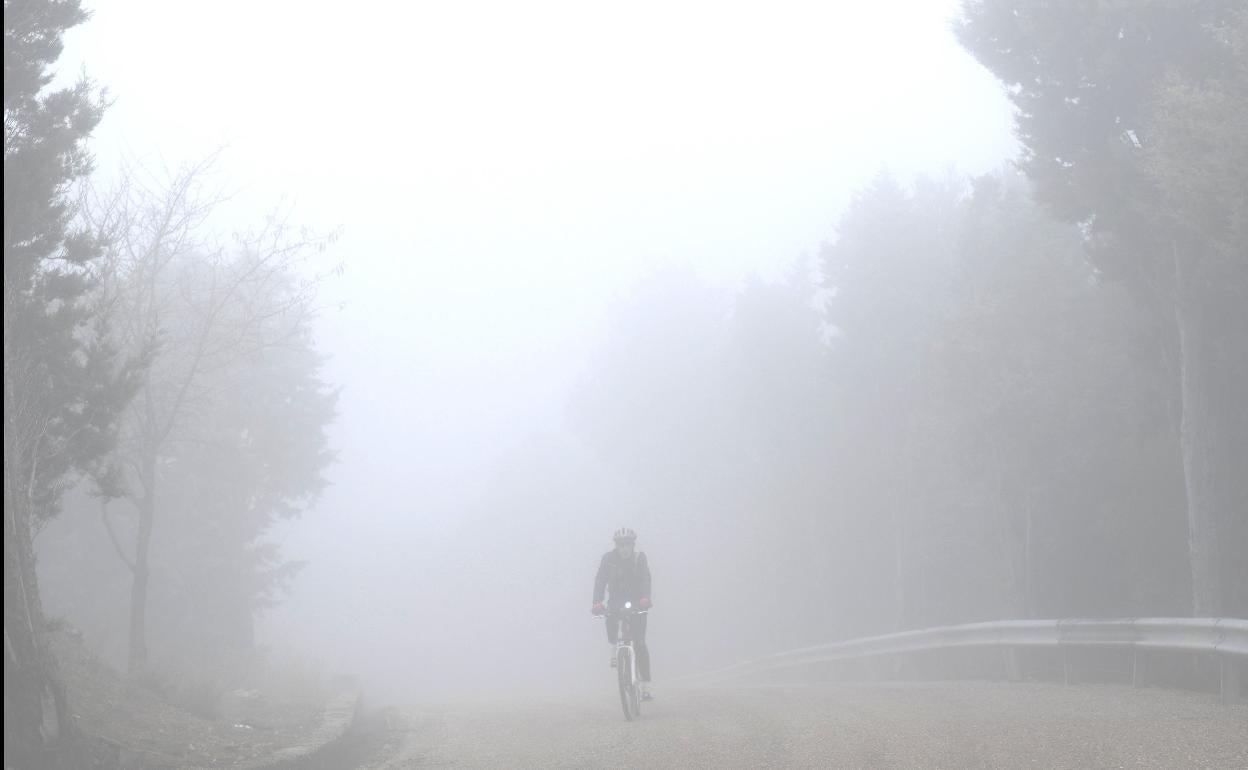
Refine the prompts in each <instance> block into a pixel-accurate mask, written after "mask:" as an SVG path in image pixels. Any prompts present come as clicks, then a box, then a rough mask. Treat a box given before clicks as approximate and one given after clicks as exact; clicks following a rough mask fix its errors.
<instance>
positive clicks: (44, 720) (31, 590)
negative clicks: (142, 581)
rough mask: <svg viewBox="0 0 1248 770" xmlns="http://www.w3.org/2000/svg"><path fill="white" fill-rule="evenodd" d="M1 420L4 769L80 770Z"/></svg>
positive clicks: (25, 511) (26, 510) (27, 515)
mask: <svg viewBox="0 0 1248 770" xmlns="http://www.w3.org/2000/svg"><path fill="white" fill-rule="evenodd" d="M6 360H7V357H6ZM6 368H7V367H6ZM5 379H6V382H5V403H6V406H7V405H9V404H11V403H12V402H11V401H10V399H9V396H10V388H9V382H8V373H6V377H5ZM6 412H8V409H6ZM5 417H6V420H5V422H6V428H8V429H9V430H6V440H5V447H4V766H5V767H6V768H27V767H29V768H50V769H51V768H62V767H76V766H82V764H83V763H82V761H81V760H82V759H83V758H82V757H81V756H79V755H78V754H77V752H78V750H79V748H80V747H79V745H78V741H77V736H76V732H75V730H74V729H73V728H74V725H73V721H72V719H71V718H70V715H69V709H68V705H67V703H66V698H65V691H64V689H63V688H62V686H61V683H60V682H59V681H58V679H57V676H56V669H55V666H54V664H53V660H52V656H51V653H50V651H49V650H48V648H47V640H46V637H45V630H44V619H43V609H42V605H41V604H40V601H39V588H38V583H37V579H36V575H35V555H34V546H33V543H32V539H31V531H30V519H31V513H32V512H31V510H30V507H29V505H28V504H27V502H28V501H26V500H24V499H23V495H21V494H20V493H19V491H18V485H17V484H16V483H15V481H14V474H16V473H18V472H19V471H20V469H19V468H18V467H16V460H17V457H18V456H19V455H18V453H17V452H16V450H15V448H14V447H13V446H12V444H11V441H12V439H10V438H8V437H10V436H13V435H15V433H16V431H14V430H13V429H12V428H13V427H14V426H13V424H12V415H11V414H6V415H5Z"/></svg>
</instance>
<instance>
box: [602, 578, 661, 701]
mask: <svg viewBox="0 0 1248 770" xmlns="http://www.w3.org/2000/svg"><path fill="white" fill-rule="evenodd" d="M648 612H649V610H635V609H633V603H632V602H625V603H624V607H623V609H620V610H617V611H615V612H608V613H606V614H605V615H599V616H598V617H600V618H602V619H603V620H607V619H608V618H619V619H620V632H619V636H617V637H616V641H615V669H616V675H617V678H618V679H619V683H620V705H621V706H623V708H624V718H625V719H627V720H628V721H630V722H631V721H633V720H634V719H636V718H637V717H639V716H641V680H640V679H638V678H637V655H636V653H635V651H634V650H633V631H632V624H631V623H630V622H629V621H630V619H631V618H633V617H636V616H637V615H645V614H646V613H648Z"/></svg>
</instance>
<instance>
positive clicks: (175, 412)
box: [84, 154, 332, 673]
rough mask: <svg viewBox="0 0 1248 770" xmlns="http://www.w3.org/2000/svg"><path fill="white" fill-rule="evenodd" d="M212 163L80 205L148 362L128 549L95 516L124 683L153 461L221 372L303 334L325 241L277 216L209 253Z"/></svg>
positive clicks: (134, 421)
mask: <svg viewBox="0 0 1248 770" xmlns="http://www.w3.org/2000/svg"><path fill="white" fill-rule="evenodd" d="M216 157H217V155H216V154H213V155H210V156H208V157H207V158H205V159H204V160H202V161H200V162H199V163H196V164H193V165H189V166H186V167H184V168H182V169H180V170H177V171H175V172H172V173H167V174H165V176H164V177H163V178H157V179H155V180H152V179H150V178H140V177H139V176H138V175H136V174H134V173H127V174H125V175H123V181H122V182H121V184H119V185H118V186H117V188H116V189H115V190H114V191H113V192H112V193H111V194H107V195H101V194H98V193H96V192H89V193H88V195H87V198H88V203H87V205H85V206H84V210H86V211H88V212H89V216H90V219H91V222H92V225H93V227H94V228H95V230H96V231H97V232H100V233H102V234H103V235H104V237H105V238H106V239H107V241H108V243H109V248H108V268H109V281H110V286H111V291H112V295H113V297H114V301H115V302H116V315H117V317H118V323H117V329H116V332H117V334H118V336H119V337H120V344H121V345H122V347H123V348H124V349H127V350H130V351H134V352H135V353H140V352H147V353H148V354H150V355H151V363H150V365H149V366H148V368H147V370H146V373H145V375H144V377H143V380H142V383H141V385H140V388H139V391H138V394H137V396H136V398H135V399H134V401H133V403H132V405H131V407H130V409H129V410H128V411H127V413H126V415H125V417H124V420H123V424H122V437H121V441H120V444H119V449H118V452H117V459H118V462H119V464H120V466H121V470H122V474H123V478H124V482H125V484H124V486H125V493H124V495H123V499H124V500H125V501H126V502H127V503H128V504H129V507H130V510H129V516H128V519H129V520H130V522H131V523H132V526H133V546H132V548H130V549H127V548H126V547H124V546H123V543H122V538H121V537H119V535H118V533H117V530H116V529H115V526H114V521H113V519H112V514H111V512H110V510H109V507H108V505H107V503H105V504H104V505H102V507H101V517H102V520H103V524H104V526H105V527H106V528H107V530H108V534H109V538H110V540H111V542H112V543H113V545H114V547H115V549H116V552H117V555H118V557H119V558H120V559H121V560H122V561H123V562H124V563H125V565H126V567H127V568H128V569H129V570H130V572H131V573H132V575H133V583H132V586H131V593H130V625H129V632H130V642H129V656H128V662H129V668H130V671H131V672H132V673H133V672H137V671H141V670H142V669H143V668H144V667H145V666H146V665H147V660H148V649H147V604H148V589H149V585H150V581H151V580H152V575H151V571H150V558H149V557H150V552H151V547H152V530H153V528H154V526H155V525H156V522H157V520H158V519H159V517H160V515H159V510H160V506H159V503H160V496H159V491H160V481H161V470H160V469H161V463H162V461H163V460H165V459H167V457H168V455H169V453H170V451H171V447H172V446H173V444H174V443H175V442H177V441H180V440H190V439H192V438H193V435H192V434H193V431H194V422H195V420H194V418H195V416H196V415H197V414H200V413H202V412H203V411H204V410H205V409H206V407H207V406H208V405H210V404H211V403H212V401H213V399H214V389H215V386H214V382H215V381H217V378H218V377H219V375H220V374H221V373H223V372H227V371H228V370H230V369H232V368H235V367H240V366H246V365H247V362H248V360H251V359H254V357H256V356H259V355H262V354H263V352H264V351H266V350H268V349H271V348H274V347H278V346H282V345H285V344H288V343H290V342H291V340H292V339H293V337H294V335H296V334H297V333H298V332H299V330H300V329H301V328H303V326H304V325H305V324H306V322H307V321H308V319H309V318H310V316H311V315H312V314H313V313H314V312H315V310H316V308H315V305H314V300H315V297H314V291H315V287H316V285H317V283H318V277H317V276H315V275H313V274H311V272H310V271H309V266H308V264H307V263H308V261H309V259H310V257H311V256H312V255H313V254H315V253H317V252H319V251H321V250H323V249H324V248H325V246H326V245H327V244H328V243H329V242H330V241H331V240H332V236H329V237H315V236H312V235H310V234H309V233H308V232H306V231H302V230H298V231H296V230H293V229H292V228H291V227H290V226H289V225H288V224H287V223H286V221H285V219H284V218H283V217H280V216H277V215H274V216H271V217H269V218H268V219H267V220H266V221H265V223H264V225H263V226H262V227H261V228H260V229H259V230H257V231H255V232H251V233H242V234H235V235H234V236H233V238H232V239H231V240H230V241H229V242H228V243H226V244H219V243H215V242H214V241H213V240H212V239H211V238H210V237H209V236H207V235H206V234H205V232H204V231H205V228H206V226H207V222H208V219H209V217H210V215H211V214H212V212H213V210H214V209H215V208H216V207H217V206H218V205H219V204H221V203H223V202H224V201H225V200H226V199H227V197H228V196H227V195H225V194H224V193H223V192H221V191H220V190H219V189H213V188H211V187H210V186H209V182H210V180H211V172H212V167H213V163H214V161H215V160H216ZM301 276H304V277H301Z"/></svg>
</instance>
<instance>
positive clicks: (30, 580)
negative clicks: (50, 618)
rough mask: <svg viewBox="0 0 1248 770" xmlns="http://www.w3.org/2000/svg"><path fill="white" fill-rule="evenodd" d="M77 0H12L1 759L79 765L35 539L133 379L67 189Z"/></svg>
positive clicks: (87, 125) (7, 42) (89, 119)
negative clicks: (61, 61) (61, 65)
mask: <svg viewBox="0 0 1248 770" xmlns="http://www.w3.org/2000/svg"><path fill="white" fill-rule="evenodd" d="M86 17H87V16H86V13H85V12H84V11H83V10H82V9H81V7H80V5H79V3H78V2H77V0H61V1H54V0H6V2H5V5H4V421H5V424H4V519H5V537H4V633H5V642H6V645H5V646H6V652H7V653H8V654H6V656H5V661H4V685H5V708H4V738H5V740H4V757H5V766H6V767H58V766H66V765H70V764H73V763H74V762H75V761H76V760H75V757H74V752H75V751H76V750H77V749H76V743H77V742H76V740H75V737H74V734H73V725H72V721H71V720H70V719H69V718H68V712H67V710H66V704H65V697H64V692H63V690H62V688H61V686H60V685H59V683H58V681H57V677H56V673H55V670H54V666H53V662H52V660H51V658H50V656H49V653H48V651H47V646H46V644H45V641H44V634H45V624H44V619H43V613H42V607H41V604H40V600H39V590H38V584H37V580H36V575H35V568H34V555H33V550H32V543H31V539H32V536H33V533H34V532H35V531H37V529H38V527H39V526H40V525H41V524H42V522H44V521H46V520H47V519H48V518H49V517H51V516H53V515H55V514H56V512H57V510H58V508H59V505H60V499H61V494H62V492H63V491H64V490H65V489H66V487H67V485H68V484H70V483H72V482H73V480H74V479H75V477H76V476H77V475H78V474H79V473H81V472H96V474H97V476H98V477H99V478H101V479H103V478H104V476H103V474H101V473H99V470H100V468H99V465H100V463H101V461H102V459H103V458H104V457H105V456H106V454H107V452H108V450H109V448H110V447H111V445H112V442H113V440H114V435H115V432H114V427H115V423H116V416H117V413H118V411H119V409H120V408H121V406H122V405H123V404H124V402H125V401H126V399H127V397H128V393H129V391H130V383H129V379H130V378H129V377H127V376H126V372H125V370H124V368H123V367H120V366H119V365H118V362H117V360H116V357H115V356H114V354H113V352H112V350H111V349H110V348H109V346H108V344H107V342H106V340H107V334H106V330H105V328H104V323H105V317H104V313H103V308H102V305H101V303H100V300H99V295H98V292H97V291H96V289H97V288H98V285H99V284H98V278H99V276H98V272H97V271H96V270H95V260H96V258H97V257H98V256H99V253H100V249H99V244H98V243H97V241H96V239H95V238H94V237H92V235H91V234H90V233H89V232H87V231H85V230H84V229H82V228H78V227H75V225H74V211H73V207H72V206H71V204H70V201H69V197H68V194H67V193H68V188H69V187H70V185H72V184H73V183H74V182H75V181H76V180H78V179H80V178H81V177H83V176H84V175H86V174H87V173H89V171H90V169H91V159H90V156H89V155H88V154H87V152H86V149H85V142H86V140H87V138H88V136H89V135H90V134H91V131H92V130H93V129H94V128H95V126H96V124H97V123H98V122H99V120H100V117H101V115H102V111H103V104H102V102H101V101H100V100H99V99H97V98H96V97H95V96H94V94H93V91H92V86H91V84H90V83H89V82H88V81H86V80H85V79H84V80H81V81H79V82H78V83H77V84H76V85H74V86H71V87H69V88H64V89H60V90H52V89H50V88H49V85H50V83H51V81H52V77H53V75H52V72H51V69H50V68H51V67H52V65H53V64H54V63H55V61H56V60H57V58H59V56H60V54H61V49H62V42H61V39H62V36H63V35H64V33H65V31H66V30H67V29H70V28H71V27H74V26H76V25H78V24H80V23H82V22H83V21H84V20H85V19H86Z"/></svg>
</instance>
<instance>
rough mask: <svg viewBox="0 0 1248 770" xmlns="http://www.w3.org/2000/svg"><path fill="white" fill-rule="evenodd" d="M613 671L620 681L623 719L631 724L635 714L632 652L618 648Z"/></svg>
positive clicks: (628, 649)
mask: <svg viewBox="0 0 1248 770" xmlns="http://www.w3.org/2000/svg"><path fill="white" fill-rule="evenodd" d="M615 670H616V673H617V674H618V675H619V679H620V705H621V706H623V707H624V718H625V719H627V720H628V721H630V722H631V721H633V716H634V715H635V714H636V713H637V703H636V700H637V695H636V688H634V687H633V651H632V650H631V649H630V648H628V647H621V648H620V651H619V652H618V653H617V654H616V659H615Z"/></svg>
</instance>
